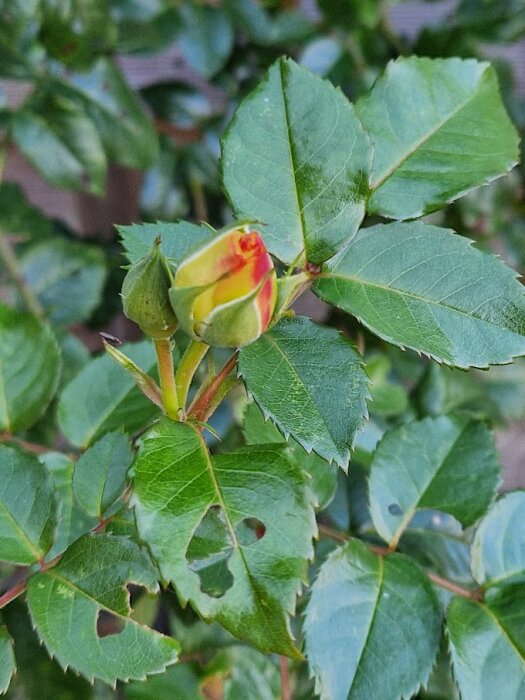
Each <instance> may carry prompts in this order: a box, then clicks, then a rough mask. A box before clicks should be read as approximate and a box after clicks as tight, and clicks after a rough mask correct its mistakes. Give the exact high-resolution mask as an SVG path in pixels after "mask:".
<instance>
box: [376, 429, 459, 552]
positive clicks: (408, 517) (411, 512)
mask: <svg viewBox="0 0 525 700" xmlns="http://www.w3.org/2000/svg"><path fill="white" fill-rule="evenodd" d="M467 426H468V424H466V425H464V426H463V427H462V428H461V430H460V431H459V434H458V435H457V437H455V438H454V440H453V441H452V444H451V445H450V447H449V449H448V450H447V451H446V453H445V455H444V456H443V458H442V459H441V462H440V464H439V465H438V467H437V469H436V471H434V472H433V473H431V475H430V478H429V479H428V481H427V483H426V484H425V485H424V487H423V490H422V491H421V493H420V494H419V496H418V498H417V500H416V503H415V504H414V505H413V506H411V507H410V508H409V510H408V511H407V513H406V514H405V517H404V518H402V519H401V521H400V522H399V524H398V526H397V528H396V531H395V532H394V536H393V537H392V538H391V540H390V542H389V543H388V544H389V546H391V547H393V546H394V545H397V543H398V541H399V537H400V536H401V535H402V534H403V531H404V530H405V528H406V526H407V525H408V523H409V522H410V521H411V520H412V517H413V515H414V513H415V512H416V511H417V509H418V506H419V504H420V503H421V501H422V500H423V497H424V496H425V494H426V493H427V491H428V489H429V488H430V487H431V486H432V482H433V481H434V479H435V478H436V477H437V475H438V474H439V472H440V471H441V469H442V468H443V465H444V464H445V462H446V461H447V459H448V458H449V457H450V455H451V453H452V452H453V450H454V448H455V447H456V445H457V443H458V442H459V440H460V439H461V437H462V436H463V433H464V432H465V429H466V428H467Z"/></svg>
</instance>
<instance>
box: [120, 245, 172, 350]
mask: <svg viewBox="0 0 525 700" xmlns="http://www.w3.org/2000/svg"><path fill="white" fill-rule="evenodd" d="M159 246H160V239H158V240H156V241H155V243H154V244H153V247H152V249H151V251H150V253H149V254H148V255H146V256H145V257H143V258H141V259H140V260H138V261H137V262H136V263H135V264H134V265H132V266H131V267H130V269H129V270H128V274H127V275H126V277H125V278H124V283H123V284H122V294H121V296H122V306H123V308H124V313H125V314H126V316H127V317H128V318H129V319H131V320H132V321H135V323H137V324H138V325H139V326H140V328H141V330H142V332H143V333H145V334H146V335H147V336H149V337H150V338H156V339H161V338H170V337H171V336H172V335H173V333H174V332H175V328H176V326H177V319H176V317H175V314H174V313H173V309H172V308H171V304H170V301H169V288H170V285H171V282H172V273H171V270H170V268H169V266H168V262H167V260H166V258H165V257H164V255H163V254H162V253H161V251H160V247H159Z"/></svg>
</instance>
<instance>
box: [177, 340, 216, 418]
mask: <svg viewBox="0 0 525 700" xmlns="http://www.w3.org/2000/svg"><path fill="white" fill-rule="evenodd" d="M209 347H210V346H209V345H206V343H203V342H202V341H200V340H192V341H191V343H190V344H189V345H188V347H187V349H186V352H185V353H184V355H183V356H182V359H181V361H180V363H179V366H178V367H177V373H176V374H175V386H176V391H177V401H178V404H179V407H180V408H182V409H184V408H185V406H186V401H187V398H188V392H189V390H190V385H191V380H192V379H193V377H194V375H195V372H196V371H197V368H198V366H199V365H200V363H201V362H202V360H203V359H204V356H205V355H206V353H207V352H208V350H209Z"/></svg>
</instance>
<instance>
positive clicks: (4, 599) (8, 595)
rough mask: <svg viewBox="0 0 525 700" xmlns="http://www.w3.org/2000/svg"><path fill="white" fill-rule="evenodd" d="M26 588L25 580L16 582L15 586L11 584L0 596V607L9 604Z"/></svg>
mask: <svg viewBox="0 0 525 700" xmlns="http://www.w3.org/2000/svg"><path fill="white" fill-rule="evenodd" d="M26 588H27V581H20V583H17V584H16V586H13V587H12V588H10V589H9V590H8V591H6V592H5V593H4V595H3V596H0V609H2V608H5V606H6V605H9V603H10V602H11V601H12V600H14V599H15V598H18V596H19V595H22V593H23V592H24V591H25V589H26Z"/></svg>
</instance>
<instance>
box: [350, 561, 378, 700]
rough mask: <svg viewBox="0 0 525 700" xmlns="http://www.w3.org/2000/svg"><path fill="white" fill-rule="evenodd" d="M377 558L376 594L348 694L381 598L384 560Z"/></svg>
mask: <svg viewBox="0 0 525 700" xmlns="http://www.w3.org/2000/svg"><path fill="white" fill-rule="evenodd" d="M378 560H379V572H378V573H379V577H378V586H377V595H376V598H375V600H374V607H373V610H372V615H371V616H370V620H369V623H368V629H367V630H366V635H365V639H364V641H363V645H362V647H361V651H360V652H359V658H358V659H357V663H356V667H355V674H354V677H353V679H352V683H351V685H350V688H349V689H348V694H350V691H351V690H352V688H353V687H354V685H355V680H356V678H357V675H358V673H359V668H360V664H361V661H362V659H363V656H364V655H365V652H366V645H367V642H368V639H369V638H370V635H371V633H372V627H373V626H374V620H375V618H376V615H377V609H378V607H379V600H380V598H381V591H382V590H383V584H384V578H385V562H384V559H383V557H378Z"/></svg>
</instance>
